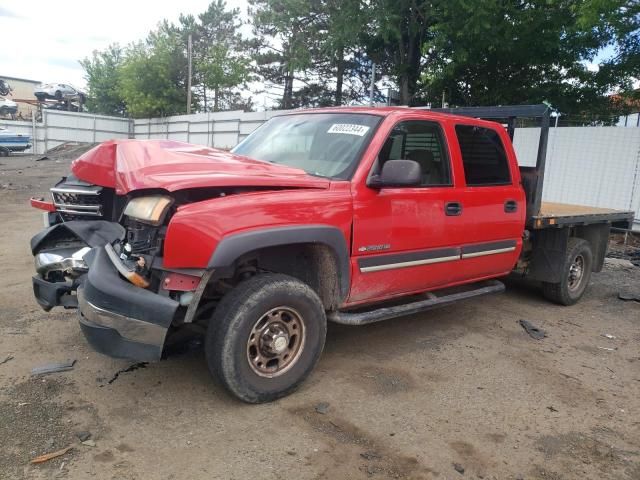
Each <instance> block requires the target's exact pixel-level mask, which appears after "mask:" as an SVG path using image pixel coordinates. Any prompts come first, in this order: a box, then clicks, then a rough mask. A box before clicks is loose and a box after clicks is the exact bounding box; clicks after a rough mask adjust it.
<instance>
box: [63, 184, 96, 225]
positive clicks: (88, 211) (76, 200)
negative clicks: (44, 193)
mask: <svg viewBox="0 0 640 480" xmlns="http://www.w3.org/2000/svg"><path fill="white" fill-rule="evenodd" d="M102 190H103V189H102V187H99V186H97V185H91V186H84V185H69V184H65V183H61V184H58V185H56V186H55V187H54V188H52V189H51V195H52V197H53V203H54V205H55V207H56V211H57V212H58V213H59V214H60V215H61V216H62V219H63V220H65V221H69V220H81V219H96V218H102V216H103V211H102V205H103V199H102Z"/></svg>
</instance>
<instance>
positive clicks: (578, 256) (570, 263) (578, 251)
mask: <svg viewBox="0 0 640 480" xmlns="http://www.w3.org/2000/svg"><path fill="white" fill-rule="evenodd" d="M576 266H578V267H579V269H580V272H581V273H580V275H579V278H576ZM592 269H593V253H592V252H591V246H590V245H589V242H587V241H586V240H583V239H581V238H575V237H571V238H569V241H568V242H567V254H566V256H565V260H564V265H563V268H562V281H560V282H559V283H548V282H543V283H542V293H543V295H544V296H545V297H546V298H547V299H548V300H551V301H552V302H554V303H558V304H560V305H574V304H575V303H576V302H577V301H578V300H580V298H582V295H584V292H585V290H586V288H587V285H589V280H590V279H591V271H592Z"/></svg>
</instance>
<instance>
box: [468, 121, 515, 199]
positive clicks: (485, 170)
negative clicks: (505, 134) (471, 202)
mask: <svg viewBox="0 0 640 480" xmlns="http://www.w3.org/2000/svg"><path fill="white" fill-rule="evenodd" d="M456 135H457V137H458V143H459V145H460V151H461V152H462V164H463V166H464V177H465V180H466V183H467V185H469V186H473V187H476V186H490V185H509V184H511V173H510V172H509V161H508V160H507V154H506V152H505V150H504V145H503V144H502V140H500V136H499V135H498V132H496V131H495V130H492V129H490V128H483V127H477V126H473V125H456Z"/></svg>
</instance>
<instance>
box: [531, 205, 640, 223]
mask: <svg viewBox="0 0 640 480" xmlns="http://www.w3.org/2000/svg"><path fill="white" fill-rule="evenodd" d="M631 221H633V212H629V211H621V210H613V209H610V208H597V207H588V206H586V205H570V204H567V203H552V202H542V205H541V206H540V212H539V213H538V215H534V216H533V217H532V221H531V222H530V223H531V225H530V226H531V227H532V228H535V229H539V228H548V227H563V226H573V225H576V226H577V225H590V224H594V223H613V222H631Z"/></svg>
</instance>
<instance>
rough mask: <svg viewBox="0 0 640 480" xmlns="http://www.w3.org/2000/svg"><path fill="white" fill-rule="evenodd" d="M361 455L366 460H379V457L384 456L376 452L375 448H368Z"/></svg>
mask: <svg viewBox="0 0 640 480" xmlns="http://www.w3.org/2000/svg"><path fill="white" fill-rule="evenodd" d="M360 456H361V457H362V458H364V459H365V460H377V459H379V458H382V456H381V455H380V454H379V453H376V452H374V451H373V450H368V451H366V452H363V453H361V454H360Z"/></svg>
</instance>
